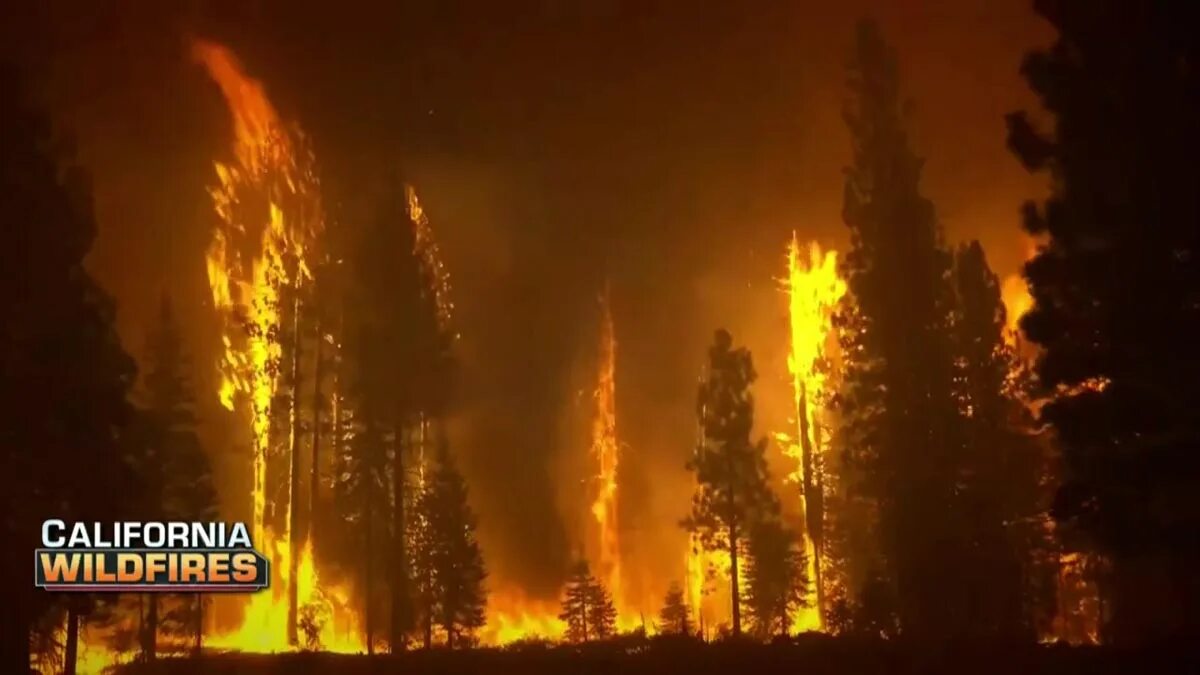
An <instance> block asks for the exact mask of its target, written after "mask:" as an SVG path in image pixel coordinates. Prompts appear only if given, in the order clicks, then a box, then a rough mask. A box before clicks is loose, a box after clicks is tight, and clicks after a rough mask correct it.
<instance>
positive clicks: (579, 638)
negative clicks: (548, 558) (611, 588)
mask: <svg viewBox="0 0 1200 675" xmlns="http://www.w3.org/2000/svg"><path fill="white" fill-rule="evenodd" d="M558 618H559V619H562V620H563V621H564V622H565V623H566V624H567V639H568V640H570V641H571V642H588V641H589V640H593V639H604V638H606V637H610V636H611V635H612V634H613V632H614V630H615V628H616V618H617V612H616V609H615V608H614V607H613V604H612V598H611V597H609V594H608V591H607V590H605V588H604V587H603V586H602V585H601V584H600V582H598V581H596V578H595V577H593V576H592V571H591V569H590V568H589V566H588V564H587V561H586V560H580V561H578V562H576V563H575V565H574V566H573V567H572V568H571V574H570V576H569V577H568V579H567V585H566V589H565V590H564V591H563V599H562V612H561V613H560V614H559V615H558Z"/></svg>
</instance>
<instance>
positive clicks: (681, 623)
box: [658, 583, 692, 636]
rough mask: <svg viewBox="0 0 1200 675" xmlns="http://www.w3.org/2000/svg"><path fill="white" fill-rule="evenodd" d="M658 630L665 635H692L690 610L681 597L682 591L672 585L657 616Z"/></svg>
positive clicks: (676, 585) (677, 586) (676, 584)
mask: <svg viewBox="0 0 1200 675" xmlns="http://www.w3.org/2000/svg"><path fill="white" fill-rule="evenodd" d="M658 624H659V625H658V630H659V631H660V632H662V633H666V634H675V635H683V636H689V635H691V634H692V610H691V608H690V607H688V606H687V602H686V601H685V600H684V597H683V589H682V588H681V587H680V586H679V584H678V583H672V584H671V587H670V588H668V589H667V595H666V597H664V598H663V608H662V611H660V612H659V614H658Z"/></svg>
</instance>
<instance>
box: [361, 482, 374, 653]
mask: <svg viewBox="0 0 1200 675" xmlns="http://www.w3.org/2000/svg"><path fill="white" fill-rule="evenodd" d="M366 473H367V495H366V500H365V501H366V507H365V508H364V509H363V510H364V513H363V527H365V528H366V555H365V556H364V557H363V563H364V564H365V566H366V574H365V581H364V583H363V586H364V587H365V588H366V594H365V596H364V597H363V601H364V602H365V603H366V606H365V607H364V608H363V615H364V616H365V620H364V625H365V628H366V633H367V654H374V653H375V623H374V619H375V612H374V611H372V610H371V607H372V605H373V604H374V603H372V600H373V599H374V597H375V594H374V592H373V590H372V585H373V584H372V583H371V557H372V550H371V544H372V543H373V539H374V538H373V537H372V536H371V526H372V520H373V518H372V515H371V514H372V513H374V511H375V476H374V474H373V473H372V472H371V470H370V469H368V470H367V472H366Z"/></svg>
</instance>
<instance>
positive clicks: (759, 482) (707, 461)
mask: <svg viewBox="0 0 1200 675" xmlns="http://www.w3.org/2000/svg"><path fill="white" fill-rule="evenodd" d="M756 377H757V375H756V373H755V372H754V364H753V361H752V360H751V358H750V352H749V351H748V350H746V349H745V348H734V346H733V337H732V336H731V335H730V334H729V333H728V332H727V331H725V330H718V331H717V332H716V335H715V338H714V342H713V346H712V347H710V348H709V352H708V372H707V379H705V380H704V381H702V382H701V384H700V390H699V395H698V397H697V413H698V414H699V417H700V425H701V428H702V430H703V438H702V439H701V443H700V447H699V448H697V450H696V453H695V456H694V457H693V459H692V461H690V462H689V463H688V469H689V470H691V471H694V472H695V474H696V482H697V484H698V487H697V492H696V494H695V496H694V497H693V498H692V511H691V514H690V515H689V516H688V517H687V519H685V520H684V522H683V525H684V527H685V528H687V529H688V530H689V531H690V532H693V533H695V534H697V535H698V536H699V539H700V543H701V545H703V546H704V548H705V549H706V550H709V551H724V552H727V553H728V554H729V560H730V575H729V576H730V582H729V586H730V595H731V597H732V600H733V603H732V604H733V634H734V635H735V636H737V635H741V630H742V624H741V604H742V603H741V601H740V599H739V592H740V590H741V577H740V575H739V573H738V563H739V560H740V557H741V554H742V547H743V543H744V539H745V537H746V535H747V534H748V531H749V529H750V527H751V526H752V525H753V524H754V523H755V522H757V521H758V520H759V519H761V518H768V517H771V516H772V515H773V514H774V513H775V512H777V511H778V509H779V505H778V502H777V501H776V499H775V496H774V495H773V494H772V493H771V490H770V488H769V487H768V485H767V463H766V459H765V456H764V452H765V450H766V439H765V438H764V439H761V440H759V441H758V442H752V441H751V440H750V432H751V429H752V428H753V427H754V396H753V394H752V393H751V392H750V386H751V385H752V384H753V383H754V380H755V378H756Z"/></svg>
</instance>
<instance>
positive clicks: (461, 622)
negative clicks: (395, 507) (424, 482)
mask: <svg viewBox="0 0 1200 675" xmlns="http://www.w3.org/2000/svg"><path fill="white" fill-rule="evenodd" d="M418 508H419V512H420V514H421V516H422V518H423V520H424V521H425V522H426V523H427V524H428V526H427V531H428V537H427V540H426V542H425V546H427V547H428V555H427V556H426V557H427V559H428V562H429V566H430V569H429V574H428V577H429V579H430V582H431V583H430V585H431V588H430V591H429V594H430V599H431V602H430V607H429V609H430V611H431V613H432V616H433V618H434V620H435V621H436V622H437V624H438V625H439V626H441V627H442V629H443V630H445V631H446V646H447V647H451V648H453V647H454V646H455V644H456V642H457V639H458V638H459V636H461V635H467V636H469V635H470V634H471V633H472V632H473V631H474V630H475V629H477V628H479V627H480V626H482V625H483V624H484V621H485V620H486V616H485V613H484V610H485V609H486V605H487V595H486V592H485V590H484V586H483V582H484V580H485V578H486V577H487V572H486V571H485V569H484V566H483V552H482V550H481V549H480V547H479V543H478V542H477V541H476V539H475V523H476V521H475V514H474V513H473V512H472V511H471V507H470V505H469V504H467V483H466V481H465V480H463V477H462V475H461V474H460V473H459V472H458V469H457V468H456V467H455V465H454V459H453V457H452V456H451V454H450V451H449V449H448V448H446V447H445V445H444V444H443V446H442V448H441V449H440V451H439V452H438V461H437V466H436V467H435V468H434V469H433V470H432V472H431V473H430V477H429V484H428V486H427V488H426V490H425V493H424V494H423V495H422V496H421V501H420V504H419V507H418Z"/></svg>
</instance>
